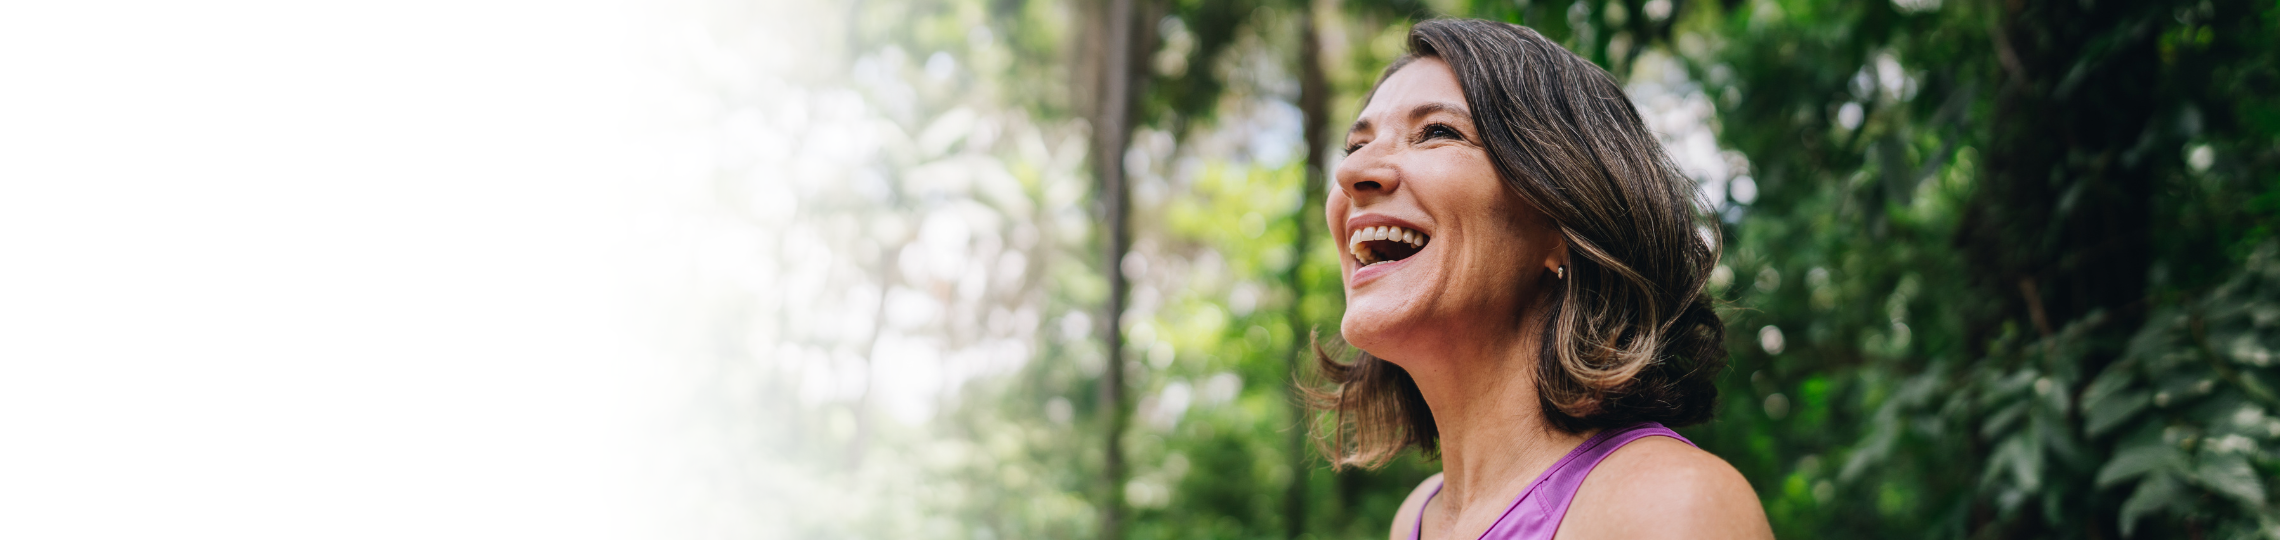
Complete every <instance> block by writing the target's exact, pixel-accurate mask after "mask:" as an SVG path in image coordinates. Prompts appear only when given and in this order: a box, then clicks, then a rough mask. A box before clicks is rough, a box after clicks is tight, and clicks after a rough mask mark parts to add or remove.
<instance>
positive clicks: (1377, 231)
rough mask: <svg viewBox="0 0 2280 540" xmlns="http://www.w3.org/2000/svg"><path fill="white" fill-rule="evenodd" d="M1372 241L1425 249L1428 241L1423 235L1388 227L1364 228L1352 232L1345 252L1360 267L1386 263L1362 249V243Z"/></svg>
mask: <svg viewBox="0 0 2280 540" xmlns="http://www.w3.org/2000/svg"><path fill="white" fill-rule="evenodd" d="M1373 240H1392V241H1395V242H1401V243H1404V244H1409V245H1410V246H1411V247H1420V248H1421V247H1425V242H1426V241H1427V240H1428V238H1426V236H1425V234H1424V233H1420V232H1417V231H1413V230H1409V229H1405V228H1401V227H1395V226H1390V225H1389V226H1380V227H1364V228H1362V229H1360V230H1356V231H1354V234H1353V236H1351V237H1348V238H1347V240H1346V250H1347V251H1349V252H1352V253H1353V254H1354V260H1357V261H1361V263H1362V266H1369V265H1372V264H1377V263H1381V262H1386V261H1382V260H1379V259H1378V256H1377V253H1376V252H1374V251H1371V250H1370V249H1369V248H1364V247H1362V243H1363V242H1369V241H1373Z"/></svg>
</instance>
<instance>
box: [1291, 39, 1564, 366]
mask: <svg viewBox="0 0 2280 540" xmlns="http://www.w3.org/2000/svg"><path fill="white" fill-rule="evenodd" d="M1346 146H1347V148H1348V149H1349V151H1348V154H1347V157H1346V159H1345V161H1344V162H1342V163H1340V164H1339V165H1338V170H1337V184H1338V185H1337V188H1338V189H1335V190H1332V191H1331V193H1330V197H1329V200H1328V201H1327V202H1328V204H1326V205H1325V206H1324V209H1323V210H1324V212H1323V213H1324V217H1325V218H1327V219H1328V220H1329V223H1330V231H1332V236H1333V237H1334V238H1335V239H1336V240H1337V241H1338V246H1339V248H1340V251H1341V252H1342V256H1341V257H1339V262H1340V268H1341V275H1342V276H1343V277H1344V278H1345V283H1346V318H1345V320H1344V322H1343V323H1342V324H1341V325H1340V328H1339V330H1340V332H1341V333H1342V334H1343V335H1344V336H1345V338H1346V340H1347V342H1348V343H1351V344H1353V345H1354V346H1356V347H1359V348H1361V349H1362V350H1364V351H1369V352H1370V354H1374V355H1377V356H1379V357H1381V358H1385V359H1388V360H1392V361H1394V362H1396V363H1402V364H1403V365H1404V367H1408V368H1410V369H1412V370H1414V369H1417V368H1418V367H1420V366H1417V365H1415V364H1409V363H1405V361H1414V359H1416V358H1423V357H1432V356H1440V355H1443V354H1447V353H1455V352H1459V351H1457V350H1454V348H1459V347H1492V346H1495V345H1496V343H1495V342H1497V341H1499V340H1513V339H1519V334H1521V333H1520V332H1515V331H1514V330H1516V329H1517V327H1518V325H1519V324H1520V322H1521V318H1522V316H1523V313H1522V311H1523V309H1522V306H1524V305H1527V302H1529V301H1530V300H1532V299H1533V298H1534V297H1535V295H1536V294H1537V291H1538V289H1539V287H1538V285H1537V284H1538V283H1539V282H1540V281H1541V280H1545V279H1550V278H1551V276H1550V275H1549V274H1548V272H1549V271H1550V270H1551V269H1552V268H1554V267H1556V266H1558V265H1559V264H1562V261H1564V259H1562V258H1560V257H1563V255H1562V254H1563V252H1564V251H1565V245H1564V242H1563V241H1562V240H1561V238H1560V236H1559V234H1558V230H1557V229H1556V228H1555V227H1554V225H1553V223H1552V222H1551V220H1549V219H1547V218H1545V217H1544V215H1543V214H1542V213H1540V212H1537V211H1536V210H1535V209H1534V208H1533V207H1531V206H1530V205H1528V204H1527V203H1525V202H1523V201H1522V200H1521V199H1520V197H1519V195H1518V194H1515V193H1514V192H1513V191H1512V190H1511V189H1510V188H1507V187H1505V185H1504V183H1503V181H1501V180H1499V179H1498V178H1497V174H1496V169H1495V167H1494V166H1493V165H1491V164H1490V161H1489V154H1488V150H1487V148H1486V147H1485V146H1483V144H1482V143H1481V138H1480V132H1479V130H1478V129H1476V128H1475V127H1474V125H1473V121H1472V115H1471V113H1470V112H1468V110H1467V108H1466V106H1465V96H1464V92H1463V90H1462V88H1461V87H1459V86H1458V85H1457V78H1456V75H1455V74H1454V73H1453V72H1451V71H1450V70H1449V66H1448V64H1446V63H1444V62H1442V61H1441V60H1439V59H1435V58H1420V59H1418V60H1417V61H1415V62H1411V63H1410V64H1409V65H1407V66H1405V67H1403V68H1401V69H1400V70H1399V71H1396V72H1394V74H1393V76H1391V77H1389V78H1387V79H1386V80H1385V82H1384V83H1383V84H1381V85H1379V86H1378V89H1377V93H1376V94H1375V95H1374V96H1373V97H1372V98H1371V99H1370V102H1369V104H1368V105H1367V106H1366V107H1365V108H1364V109H1363V110H1362V114H1361V118H1359V119H1357V120H1356V121H1355V122H1354V127H1353V128H1352V130H1351V131H1349V132H1348V133H1347V135H1346Z"/></svg>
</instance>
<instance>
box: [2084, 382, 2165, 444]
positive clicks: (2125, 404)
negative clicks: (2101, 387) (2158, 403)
mask: <svg viewBox="0 0 2280 540" xmlns="http://www.w3.org/2000/svg"><path fill="white" fill-rule="evenodd" d="M2152 402H2153V396H2152V395H2150V394H2147V393H2146V392H2145V391H2144V390H2137V391H2131V392H2126V393H2123V394H2121V395H2115V396H2105V398H2104V399H2099V400H2097V401H2095V402H2092V403H2090V404H2089V410H2088V411H2085V413H2084V415H2083V416H2084V418H2083V429H2084V430H2085V431H2087V432H2089V434H2090V435H2091V436H2098V435H2104V434H2106V432H2108V431H2112V430H2113V429H2114V427H2115V426H2119V425H2121V424H2122V422H2124V421H2128V420H2129V419H2130V418H2132V417H2135V416H2137V413H2138V412H2140V411H2144V410H2145V407H2146V405H2148V404H2150V403H2152Z"/></svg>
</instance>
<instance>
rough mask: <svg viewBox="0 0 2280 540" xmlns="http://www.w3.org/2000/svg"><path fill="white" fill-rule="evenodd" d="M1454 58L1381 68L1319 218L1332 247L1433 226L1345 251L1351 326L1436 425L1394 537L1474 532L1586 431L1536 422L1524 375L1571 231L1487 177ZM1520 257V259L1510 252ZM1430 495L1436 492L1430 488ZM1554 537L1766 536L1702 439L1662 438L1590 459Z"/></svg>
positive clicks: (1760, 517)
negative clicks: (1408, 245)
mask: <svg viewBox="0 0 2280 540" xmlns="http://www.w3.org/2000/svg"><path fill="white" fill-rule="evenodd" d="M1478 133H1479V132H1478V131H1477V129H1476V128H1475V127H1474V125H1473V122H1472V119H1471V115H1470V114H1469V112H1468V111H1467V108H1466V106H1465V99H1464V94H1463V91H1462V89H1461V87H1459V86H1458V83H1457V79H1456V76H1455V74H1454V73H1452V72H1451V71H1450V70H1449V67H1448V65H1447V64H1446V63H1443V62H1442V61H1440V60H1439V59H1434V58H1423V59H1419V60H1417V61H1416V62H1413V63H1411V64H1409V65H1408V66H1407V67H1404V68H1402V69H1401V70H1400V71H1398V72H1396V73H1394V75H1393V76H1392V77H1390V78H1388V79H1386V81H1385V82H1384V84H1382V85H1380V86H1379V87H1378V89H1377V92H1376V94H1375V96H1374V97H1372V99H1371V101H1370V103H1369V104H1368V106H1367V107H1366V108H1365V109H1363V111H1362V113H1361V117H1360V119H1359V120H1357V121H1356V122H1355V124H1354V128H1353V129H1352V130H1351V131H1350V132H1349V133H1348V135H1347V145H1348V147H1349V153H1348V156H1347V158H1346V159H1345V161H1343V162H1341V163H1340V164H1339V166H1338V170H1337V183H1338V186H1337V189H1335V190H1332V192H1331V193H1330V197H1329V200H1328V204H1327V205H1326V206H1325V208H1324V217H1325V218H1326V219H1327V220H1328V221H1329V226H1330V230H1331V231H1334V232H1335V236H1336V238H1337V239H1338V242H1339V244H1338V245H1339V246H1341V247H1343V246H1346V245H1348V242H1347V239H1348V238H1349V237H1350V236H1351V235H1352V233H1353V231H1354V230H1356V229H1358V228H1360V227H1363V226H1368V225H1371V224H1373V222H1374V223H1375V224H1388V223H1383V221H1384V220H1389V219H1390V220H1396V221H1398V222H1399V223H1395V224H1400V225H1403V226H1407V227H1409V228H1411V229H1414V230H1417V231H1419V232H1423V233H1425V234H1427V235H1428V236H1429V237H1430V240H1429V241H1428V242H1427V244H1426V246H1425V248H1424V249H1423V250H1420V251H1418V252H1417V254H1415V255H1413V256H1411V257H1409V258H1407V259H1404V260H1401V261H1399V262H1396V263H1390V264H1384V265H1379V266H1373V267H1370V268H1368V269H1366V270H1365V269H1364V268H1363V267H1362V266H1361V264H1360V262H1359V261H1358V260H1356V259H1355V258H1354V257H1353V255H1352V254H1351V253H1345V250H1344V249H1341V250H1340V252H1341V253H1345V254H1344V255H1343V256H1341V257H1340V264H1341V272H1342V275H1343V276H1344V278H1345V284H1346V287H1345V289H1346V315H1345V319H1344V321H1343V322H1342V323H1341V325H1340V332H1341V333H1342V334H1343V335H1344V336H1345V338H1346V340H1347V341H1348V342H1349V343H1352V344H1353V345H1354V346H1356V347H1359V348H1361V349H1362V350H1365V351H1369V352H1370V353H1371V354H1373V355H1376V356H1378V357H1380V358H1384V359H1386V360H1388V361H1391V362H1393V363H1395V364H1396V365H1400V366H1401V367H1402V369H1404V370H1406V371H1408V372H1409V374H1410V376H1411V377H1412V378H1413V379H1415V380H1416V382H1417V386H1418V389H1419V390H1420V391H1421V392H1422V393H1423V394H1424V396H1425V401H1426V403H1427V404H1428V405H1429V406H1431V408H1432V411H1433V420H1434V422H1435V424H1436V425H1438V426H1439V428H1440V432H1441V462H1442V466H1443V472H1442V474H1439V475H1435V476H1433V477H1432V478H1430V479H1427V480H1426V481H1425V483H1424V484H1421V485H1419V486H1418V488H1417V490H1416V491H1414V492H1412V493H1411V494H1410V496H1409V499H1408V501H1407V502H1405V503H1403V504H1402V507H1401V511H1400V513H1399V514H1398V515H1397V516H1396V518H1395V520H1394V526H1393V529H1392V530H1391V531H1390V533H1391V538H1393V539H1395V540H1406V539H1407V538H1408V537H1409V531H1410V529H1409V528H1410V527H1411V526H1413V525H1414V524H1416V523H1418V519H1419V516H1420V515H1422V517H1423V520H1424V521H1423V523H1424V538H1428V539H1442V538H1477V537H1479V536H1480V535H1481V534H1482V533H1483V532H1485V531H1487V530H1488V528H1489V526H1491V525H1493V524H1494V523H1495V521H1496V519H1497V518H1498V517H1500V516H1502V515H1503V513H1504V511H1505V509H1506V508H1508V507H1510V505H1511V504H1512V501H1513V500H1514V499H1515V498H1517V497H1518V496H1519V494H1520V491H1521V490H1522V489H1525V488H1526V487H1527V485H1528V483H1529V482H1531V481H1533V480H1535V478H1536V477H1537V476H1538V475H1540V474H1542V473H1543V472H1544V471H1545V470H1546V469H1549V468H1550V467H1551V465H1552V464H1553V463H1554V462H1556V461H1558V460H1559V458H1560V457H1562V456H1565V455H1566V454H1567V453H1568V451H1570V450H1573V449H1574V448H1575V447H1576V446H1577V445H1579V444H1582V442H1583V441H1584V440H1585V439H1587V438H1589V437H1590V436H1591V435H1593V434H1594V433H1592V432H1583V433H1566V432H1562V431H1560V430H1558V429H1556V428H1553V427H1552V426H1551V425H1550V424H1549V423H1548V422H1546V421H1545V419H1544V416H1543V412H1542V410H1541V409H1539V408H1538V407H1539V405H1538V401H1537V396H1536V390H1535V378H1534V373H1535V366H1536V365H1537V356H1538V353H1537V351H1538V343H1537V339H1538V338H1539V335H1538V334H1539V333H1538V332H1530V331H1520V329H1523V328H1540V327H1541V323H1542V320H1541V319H1540V318H1539V315H1540V313H1541V310H1539V309H1527V307H1530V306H1534V305H1536V303H1537V301H1538V299H1539V297H1540V296H1541V295H1542V294H1543V292H1544V291H1546V290H1548V289H1549V288H1550V287H1552V286H1554V285H1556V281H1555V280H1556V279H1558V278H1557V277H1555V275H1554V273H1553V269H1555V268H1558V267H1559V266H1561V265H1563V264H1565V263H1566V257H1567V254H1566V253H1567V246H1566V242H1565V241H1564V239H1562V238H1561V237H1560V235H1559V233H1558V229H1557V227H1556V226H1555V224H1554V223H1552V221H1551V220H1550V219H1549V218H1547V217H1545V216H1544V215H1543V214H1541V213H1540V212H1537V211H1536V210H1535V209H1534V208H1533V207H1532V206H1530V205H1528V204H1527V203H1526V202H1525V201H1523V200H1521V199H1520V198H1519V196H1518V195H1517V194H1515V193H1513V192H1512V191H1511V190H1510V189H1509V188H1507V187H1505V185H1504V184H1503V183H1502V182H1501V181H1500V180H1498V177H1497V174H1496V171H1495V168H1494V166H1493V165H1491V164H1490V161H1489V155H1488V151H1487V149H1486V148H1485V147H1484V146H1482V145H1481V143H1480V140H1481V139H1480V137H1479V136H1478ZM1516 262H1517V263H1518V264H1515V263H1516ZM1443 484H1445V487H1443V488H1442V490H1441V494H1440V496H1438V497H1434V498H1433V500H1432V503H1431V505H1426V504H1425V498H1426V495H1427V494H1429V493H1431V492H1432V488H1433V487H1434V486H1436V485H1443ZM1558 536H1559V537H1560V538H1562V539H1598V538H1610V539H1612V538H1737V539H1739V538H1771V537H1772V531H1771V529H1770V528H1769V527H1768V526H1767V524H1766V520H1765V513H1764V511H1763V510H1762V509H1761V507H1760V505H1759V503H1758V500H1757V495H1756V493H1755V492H1754V491H1752V490H1751V489H1750V486H1749V483H1748V482H1747V481H1746V480H1744V479H1743V478H1742V476H1741V474H1740V473H1739V472H1736V471H1735V470H1734V468H1733V467H1732V466H1730V465H1728V464H1726V462H1725V461H1724V460H1721V459H1719V458H1718V457H1717V456H1714V455H1711V454H1710V453H1708V452H1704V451H1702V450H1699V449H1696V448H1694V447H1693V446H1690V445H1687V444H1685V443H1682V442H1679V441H1677V440H1675V439H1670V438H1667V437H1649V438H1646V439H1641V440H1639V441H1637V442H1633V443H1631V444H1629V445H1626V446H1624V447H1623V448H1622V449H1620V450H1617V451H1616V452H1615V453H1614V454H1612V455H1610V456H1608V458H1607V459H1606V461H1604V462H1602V463H1600V465H1599V466H1598V467H1597V468H1596V469H1594V470H1593V472H1592V473H1591V475H1590V476H1589V477H1588V478H1586V479H1585V480H1584V483H1583V487H1582V488H1581V491H1579V492H1578V493H1577V495H1576V499H1575V502H1574V503H1573V505H1572V506H1571V507H1570V508H1569V510H1568V514H1567V518H1566V519H1564V520H1562V522H1561V525H1560V529H1559V532H1558Z"/></svg>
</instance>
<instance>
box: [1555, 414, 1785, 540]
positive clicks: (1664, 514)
mask: <svg viewBox="0 0 2280 540" xmlns="http://www.w3.org/2000/svg"><path fill="white" fill-rule="evenodd" d="M1559 537H1560V538H1563V539H1579V538H1580V539H1591V538H1731V539H1759V538H1773V528H1772V527H1771V526H1770V525H1768V524H1767V523H1766V519H1765V508H1764V506H1762V505H1760V504H1759V503H1758V498H1757V492H1756V491H1754V490H1752V489H1750V483H1749V480H1747V479H1744V478H1742V473H1741V472H1740V471H1736V470H1734V466H1733V465H1729V464H1727V463H1726V460H1723V459H1719V458H1718V456H1716V455H1712V454H1711V453H1709V452H1705V451H1702V449H1699V448H1695V447H1694V446H1693V445H1689V444H1686V443H1684V442H1680V441H1678V440H1677V439H1672V438H1669V437H1647V438H1644V439H1639V440H1637V441H1633V442H1632V443H1631V444H1627V445H1624V446H1623V448H1621V449H1618V450H1616V451H1615V453H1614V454H1610V455H1608V456H1607V459H1606V460H1605V461H1601V462H1600V463H1599V466H1598V467H1597V468H1594V469H1592V471H1591V476H1588V477H1585V478H1584V480H1583V487H1582V489H1580V490H1578V491H1577V492H1576V497H1575V502H1574V503H1573V504H1572V505H1571V506H1569V507H1568V514H1567V518H1566V519H1563V520H1561V523H1560V531H1559Z"/></svg>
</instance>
